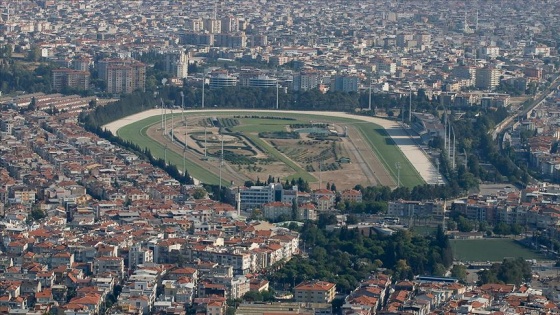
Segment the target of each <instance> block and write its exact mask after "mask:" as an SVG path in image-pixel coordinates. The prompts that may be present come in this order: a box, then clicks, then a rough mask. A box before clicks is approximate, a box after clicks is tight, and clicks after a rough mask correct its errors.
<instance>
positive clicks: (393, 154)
mask: <svg viewBox="0 0 560 315" xmlns="http://www.w3.org/2000/svg"><path fill="white" fill-rule="evenodd" d="M180 115H181V114H180V113H176V114H174V116H175V117H178V116H180ZM256 115H259V116H268V115H270V116H274V117H294V116H295V117H297V120H280V119H278V120H275V119H261V118H238V119H239V121H240V122H241V125H239V126H235V127H233V128H232V130H234V131H239V132H243V133H245V136H247V137H248V138H250V139H251V140H252V141H253V142H254V143H255V145H257V146H259V147H260V148H261V149H262V150H263V151H265V152H267V153H269V154H270V155H272V156H274V157H275V158H277V159H278V160H280V161H282V162H284V163H286V165H288V166H289V167H290V168H292V169H293V170H294V172H295V174H294V175H292V176H290V178H297V177H301V178H303V179H305V180H307V181H309V182H315V181H316V178H315V177H313V176H312V175H311V174H309V173H308V172H306V171H305V170H304V169H303V168H301V167H300V166H298V165H297V164H296V163H294V162H292V161H290V160H289V159H288V158H286V157H285V156H284V155H283V154H282V153H280V152H279V151H277V150H276V149H274V148H273V147H272V146H270V145H268V144H267V143H266V142H265V141H263V140H262V139H260V138H258V137H257V136H256V135H251V134H249V133H258V132H261V131H280V130H284V126H285V125H289V124H295V123H309V122H310V121H313V122H325V123H326V122H335V123H343V124H345V125H348V126H349V125H353V126H355V127H356V128H357V129H358V130H359V131H360V133H362V135H363V136H364V138H365V139H366V140H367V141H368V142H369V144H370V145H371V146H372V148H373V150H374V152H375V153H376V154H377V156H378V157H379V159H380V160H381V163H383V165H384V167H385V168H386V169H387V170H389V172H390V174H391V175H392V176H393V178H394V179H395V182H396V179H397V171H396V168H395V163H396V162H400V164H401V170H400V179H401V184H402V185H403V186H407V187H411V188H412V187H414V186H416V185H420V184H423V183H425V182H424V180H423V179H422V177H421V176H420V174H418V172H417V171H416V169H415V168H414V166H413V165H412V164H411V163H410V162H409V161H408V159H407V158H406V157H405V156H404V154H403V153H402V151H401V150H400V149H399V147H398V146H396V145H395V144H394V143H393V141H392V140H391V138H390V136H389V135H388V134H387V133H386V132H385V130H384V129H383V128H381V127H380V126H378V125H375V124H373V123H367V122H363V121H359V120H355V119H350V118H339V117H328V116H321V115H320V114H316V115H308V114H299V113H298V114H297V115H295V114H290V113H275V112H271V113H256ZM169 116H170V115H169V114H168V115H167V117H169ZM189 116H190V117H192V116H203V117H207V116H247V113H246V112H224V113H219V112H216V113H205V112H201V113H189ZM160 121H161V117H160V116H153V117H149V118H146V119H143V120H141V121H138V122H135V123H132V124H130V125H128V126H125V127H123V128H121V129H119V131H118V134H117V135H118V136H119V137H121V138H122V139H125V140H128V141H130V142H132V143H135V144H137V145H139V146H140V147H142V148H148V149H149V150H150V151H151V152H152V155H153V156H154V157H159V158H163V157H164V150H165V146H163V145H161V144H159V143H158V142H156V141H154V140H152V139H150V138H149V137H148V136H146V134H145V131H146V130H147V128H148V127H150V126H151V125H153V124H159V123H160ZM167 158H168V161H169V162H170V163H173V164H175V165H177V167H178V168H179V169H180V170H181V169H182V167H183V159H182V156H181V155H180V154H177V153H173V152H171V150H168V151H167ZM186 167H187V170H188V172H189V174H190V175H191V176H193V177H195V178H197V179H199V180H201V181H202V182H205V183H211V184H217V183H218V182H219V177H218V175H216V174H213V173H211V172H209V171H208V170H207V169H205V168H202V167H200V166H199V165H198V164H197V163H196V161H190V160H187V161H186Z"/></svg>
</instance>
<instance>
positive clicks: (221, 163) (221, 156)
mask: <svg viewBox="0 0 560 315" xmlns="http://www.w3.org/2000/svg"><path fill="white" fill-rule="evenodd" d="M221 138H222V151H221V152H220V194H221V193H222V166H223V165H224V134H221Z"/></svg>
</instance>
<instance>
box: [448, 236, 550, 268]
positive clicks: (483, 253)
mask: <svg viewBox="0 0 560 315" xmlns="http://www.w3.org/2000/svg"><path fill="white" fill-rule="evenodd" d="M450 242H451V247H452V248H453V257H454V258H455V259H456V260H459V261H482V262H486V261H502V260H504V258H517V257H523V258H524V259H544V256H542V255H541V254H539V253H538V252H535V251H532V250H530V249H528V248H526V247H523V246H522V245H520V244H518V243H517V242H515V240H512V239H507V238H498V239H493V238H489V239H479V240H450Z"/></svg>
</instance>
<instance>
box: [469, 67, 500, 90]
mask: <svg viewBox="0 0 560 315" xmlns="http://www.w3.org/2000/svg"><path fill="white" fill-rule="evenodd" d="M498 84H500V70H499V69H496V68H493V67H485V68H479V69H476V82H475V86H476V87H477V88H479V89H483V90H492V89H494V88H495V87H497V86H498Z"/></svg>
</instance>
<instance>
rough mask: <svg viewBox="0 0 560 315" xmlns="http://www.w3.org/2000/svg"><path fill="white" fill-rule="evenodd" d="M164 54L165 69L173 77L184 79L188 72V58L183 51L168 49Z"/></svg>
mask: <svg viewBox="0 0 560 315" xmlns="http://www.w3.org/2000/svg"><path fill="white" fill-rule="evenodd" d="M164 55H165V71H166V72H167V73H169V74H171V75H173V76H174V77H177V78H179V79H184V78H186V77H187V75H188V74H189V58H188V56H187V54H185V52H184V51H182V50H180V51H169V52H166V53H164Z"/></svg>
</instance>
